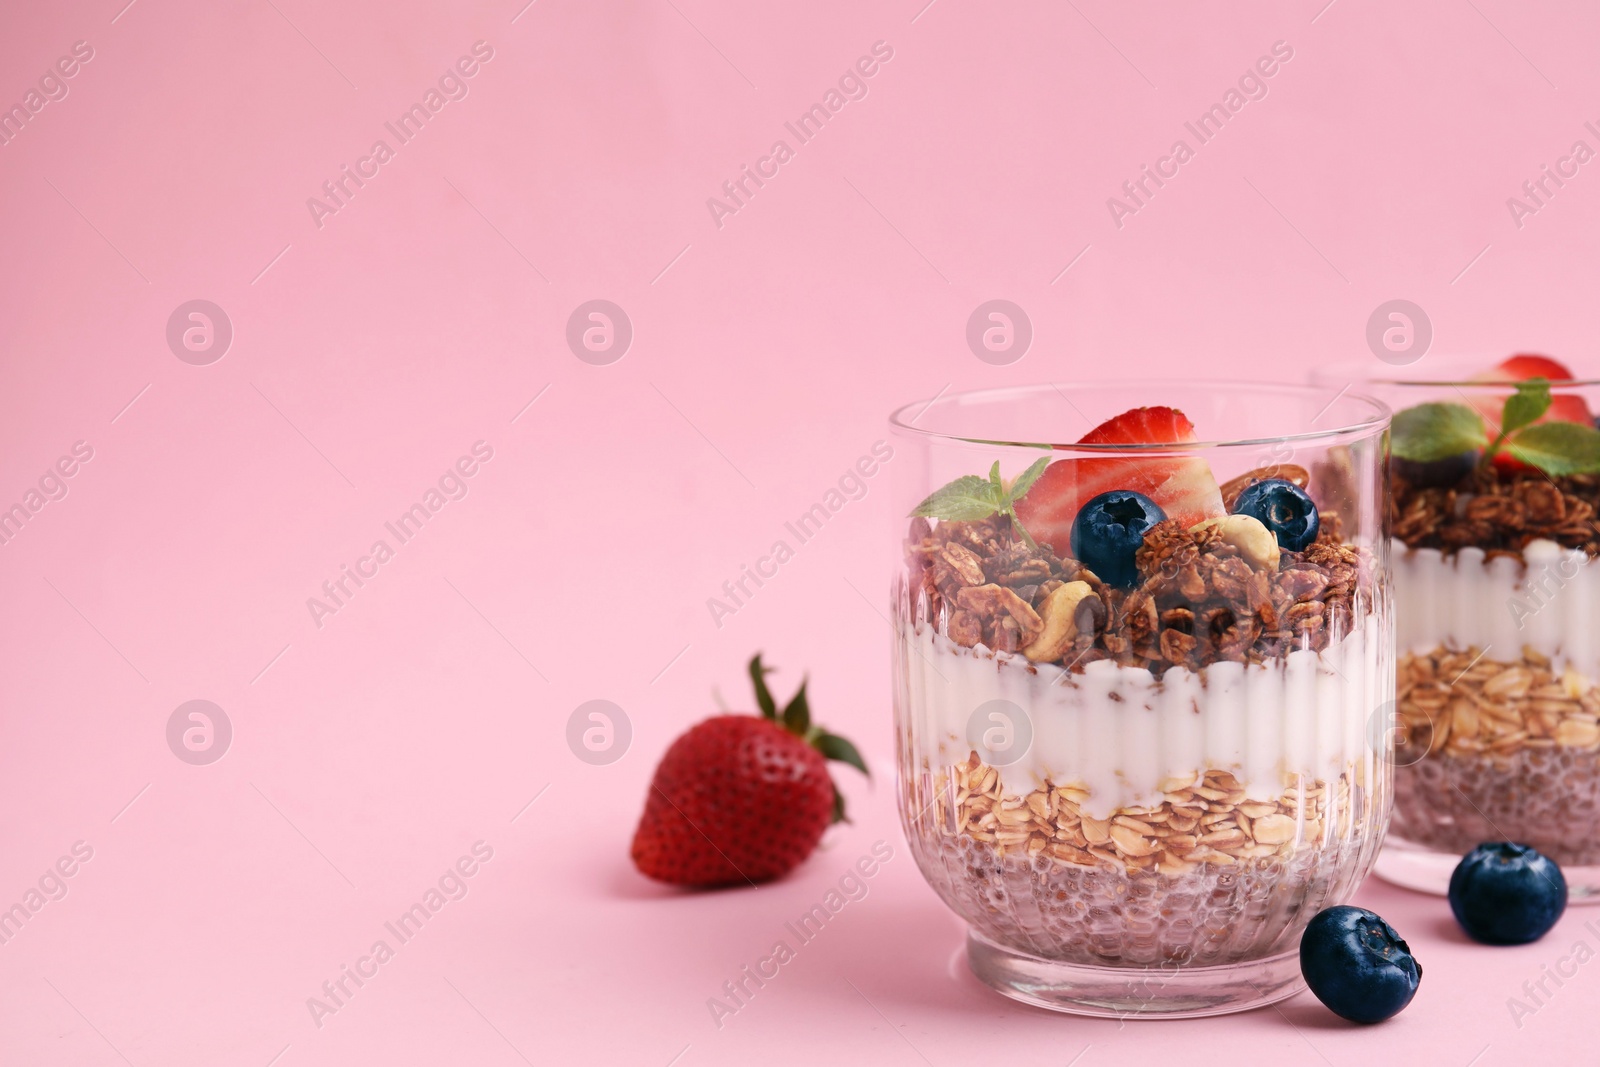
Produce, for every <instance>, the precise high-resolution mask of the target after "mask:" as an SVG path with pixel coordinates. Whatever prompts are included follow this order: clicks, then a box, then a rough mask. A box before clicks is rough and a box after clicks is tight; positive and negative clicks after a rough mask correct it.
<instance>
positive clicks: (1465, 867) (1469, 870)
mask: <svg viewBox="0 0 1600 1067" xmlns="http://www.w3.org/2000/svg"><path fill="white" fill-rule="evenodd" d="M1450 910H1451V911H1453V912H1455V916H1456V922H1458V923H1460V924H1461V929H1463V930H1465V931H1466V933H1467V936H1468V937H1470V938H1472V939H1473V940H1474V941H1481V942H1483V943H1484V944H1486V945H1525V944H1527V943H1528V942H1530V941H1537V940H1539V938H1541V937H1543V936H1544V935H1545V934H1547V933H1549V932H1550V928H1551V927H1552V926H1554V925H1555V924H1556V920H1557V919H1559V918H1561V913H1562V912H1563V911H1566V910H1567V880H1566V878H1565V876H1563V875H1562V873H1561V868H1560V867H1559V866H1557V865H1556V862H1555V860H1552V859H1551V858H1550V857H1548V856H1546V855H1544V854H1543V853H1542V852H1539V851H1537V850H1535V849H1532V848H1529V847H1528V846H1527V845H1514V844H1509V843H1490V844H1484V845H1479V846H1478V847H1477V848H1475V849H1473V850H1472V851H1471V852H1469V853H1467V854H1466V856H1464V857H1463V858H1462V860H1461V862H1460V863H1458V864H1456V869H1455V872H1454V873H1453V874H1451V875H1450Z"/></svg>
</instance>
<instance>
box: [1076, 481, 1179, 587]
mask: <svg viewBox="0 0 1600 1067" xmlns="http://www.w3.org/2000/svg"><path fill="white" fill-rule="evenodd" d="M1166 517H1167V513H1166V512H1164V511H1162V510H1161V508H1160V506H1159V505H1157V504H1156V502H1155V501H1154V500H1151V499H1150V498H1149V497H1147V496H1145V495H1144V494H1142V493H1135V492H1133V491H1131V490H1128V489H1113V490H1111V492H1109V493H1101V494H1100V495H1099V496H1096V497H1091V498H1090V499H1089V502H1088V503H1086V504H1084V505H1083V507H1081V508H1079V509H1078V514H1077V517H1076V518H1074V519H1073V520H1072V554H1073V555H1074V556H1077V557H1078V559H1079V561H1080V562H1082V563H1083V565H1084V566H1085V567H1088V568H1089V569H1090V570H1092V571H1094V572H1095V574H1097V575H1099V577H1100V580H1101V581H1103V582H1105V583H1106V584H1107V585H1114V586H1118V587H1120V588H1123V589H1127V588H1129V587H1130V586H1132V585H1133V584H1134V583H1135V582H1137V581H1138V580H1139V567H1138V565H1137V564H1135V563H1134V560H1133V554H1134V553H1135V552H1137V551H1139V546H1140V545H1142V544H1144V535H1145V533H1146V532H1147V531H1148V530H1149V529H1150V527H1152V526H1154V525H1155V524H1156V523H1158V522H1161V521H1163V520H1164V519H1166Z"/></svg>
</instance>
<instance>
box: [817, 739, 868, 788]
mask: <svg viewBox="0 0 1600 1067" xmlns="http://www.w3.org/2000/svg"><path fill="white" fill-rule="evenodd" d="M816 745H817V751H818V752H820V753H822V755H823V758H825V759H833V760H838V761H839V762H840V763H848V764H850V766H852V767H854V768H855V769H856V770H858V771H860V772H861V773H862V774H864V775H866V776H867V777H868V778H871V777H872V772H871V771H869V770H867V761H866V760H864V759H862V758H861V753H860V752H858V751H856V746H855V745H852V744H851V743H850V742H849V741H846V740H845V739H844V738H842V737H840V736H839V735H838V734H830V733H828V732H827V731H826V730H824V731H823V732H822V733H820V734H818V735H817V741H816Z"/></svg>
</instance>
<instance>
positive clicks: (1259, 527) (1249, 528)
mask: <svg viewBox="0 0 1600 1067" xmlns="http://www.w3.org/2000/svg"><path fill="white" fill-rule="evenodd" d="M1211 526H1215V527H1216V528H1217V530H1218V531H1219V532H1220V533H1221V535H1222V536H1221V540H1222V543H1223V544H1225V545H1232V546H1233V547H1234V548H1237V549H1238V550H1239V554H1240V555H1241V556H1243V557H1244V558H1245V562H1247V563H1249V564H1250V565H1251V566H1252V567H1256V568H1258V569H1262V570H1269V571H1275V570H1277V569H1278V556H1279V550H1278V538H1277V537H1276V535H1274V534H1273V532H1272V531H1271V530H1269V529H1267V527H1266V524H1265V523H1263V522H1262V521H1261V520H1260V519H1258V518H1256V517H1254V516H1253V515H1224V516H1223V517H1222V518H1220V519H1207V520H1206V521H1205V522H1202V523H1201V524H1200V525H1198V526H1195V527H1192V528H1191V529H1190V532H1191V533H1198V532H1199V531H1201V530H1204V529H1206V528H1207V527H1211Z"/></svg>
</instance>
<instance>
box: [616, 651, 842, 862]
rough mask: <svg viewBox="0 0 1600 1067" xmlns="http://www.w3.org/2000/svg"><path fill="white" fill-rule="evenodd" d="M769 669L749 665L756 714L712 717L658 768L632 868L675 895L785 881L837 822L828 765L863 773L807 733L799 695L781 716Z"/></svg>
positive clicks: (830, 741) (836, 742) (837, 740)
mask: <svg viewBox="0 0 1600 1067" xmlns="http://www.w3.org/2000/svg"><path fill="white" fill-rule="evenodd" d="M765 673H766V668H763V667H762V666H761V657H760V656H757V657H756V658H755V659H754V660H753V661H752V662H751V664H750V674H751V677H752V678H753V679H754V680H755V684H756V697H757V700H758V702H759V704H760V706H761V709H762V713H761V715H760V716H756V715H718V716H717V717H716V718H713V719H707V720H706V721H705V722H702V723H701V724H700V725H698V726H696V727H694V728H692V729H691V730H689V732H688V733H685V734H683V735H682V736H681V737H679V738H678V739H677V740H676V741H674V742H673V743H672V746H671V747H670V748H668V749H667V752H666V755H664V756H662V757H661V763H660V765H659V766H658V767H656V774H655V778H654V780H653V781H652V782H651V783H650V795H649V796H648V797H646V798H645V805H644V815H643V816H641V817H640V819H639V828H638V830H636V831H635V832H634V835H633V849H632V855H633V862H634V865H635V866H637V867H638V868H639V870H640V871H641V872H643V873H644V874H646V875H648V876H650V877H651V878H654V879H656V880H658V881H662V882H668V883H671V884H672V885H682V886H696V887H700V888H711V887H713V886H725V885H745V884H748V883H752V882H756V883H759V882H768V881H771V880H772V879H774V878H781V877H783V876H784V875H785V874H788V873H789V872H790V871H791V870H793V869H794V868H795V867H797V866H798V865H799V864H800V863H801V862H802V861H803V860H804V859H805V858H806V857H807V856H809V855H811V852H812V850H813V849H815V848H816V847H817V842H818V841H819V840H821V838H822V832H823V831H824V830H826V829H827V828H828V825H829V824H830V823H831V822H833V821H834V820H835V819H836V818H842V817H843V805H842V804H841V803H840V801H839V798H838V795H837V791H836V789H835V787H834V784H833V779H832V778H830V777H829V776H828V767H827V760H829V759H837V760H842V761H844V762H846V763H849V764H850V765H851V766H854V767H856V768H858V769H860V770H861V771H862V772H863V773H865V771H866V764H865V763H864V762H862V759H861V756H860V754H859V753H857V752H856V749H855V746H854V745H852V744H850V742H848V741H846V740H844V739H843V738H841V737H837V736H835V735H832V734H829V733H828V732H827V731H825V730H821V729H820V728H818V727H815V726H812V725H811V711H810V708H809V706H808V705H807V703H806V695H805V686H804V685H802V686H801V687H800V692H799V694H798V695H797V696H796V697H795V698H794V699H793V700H792V701H790V702H789V705H788V706H787V707H786V708H784V709H783V710H782V711H781V712H780V711H778V709H777V707H776V705H775V704H774V703H773V700H772V697H771V695H770V694H769V693H768V692H767V689H766V683H765V681H764V678H763V676H764V675H765Z"/></svg>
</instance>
